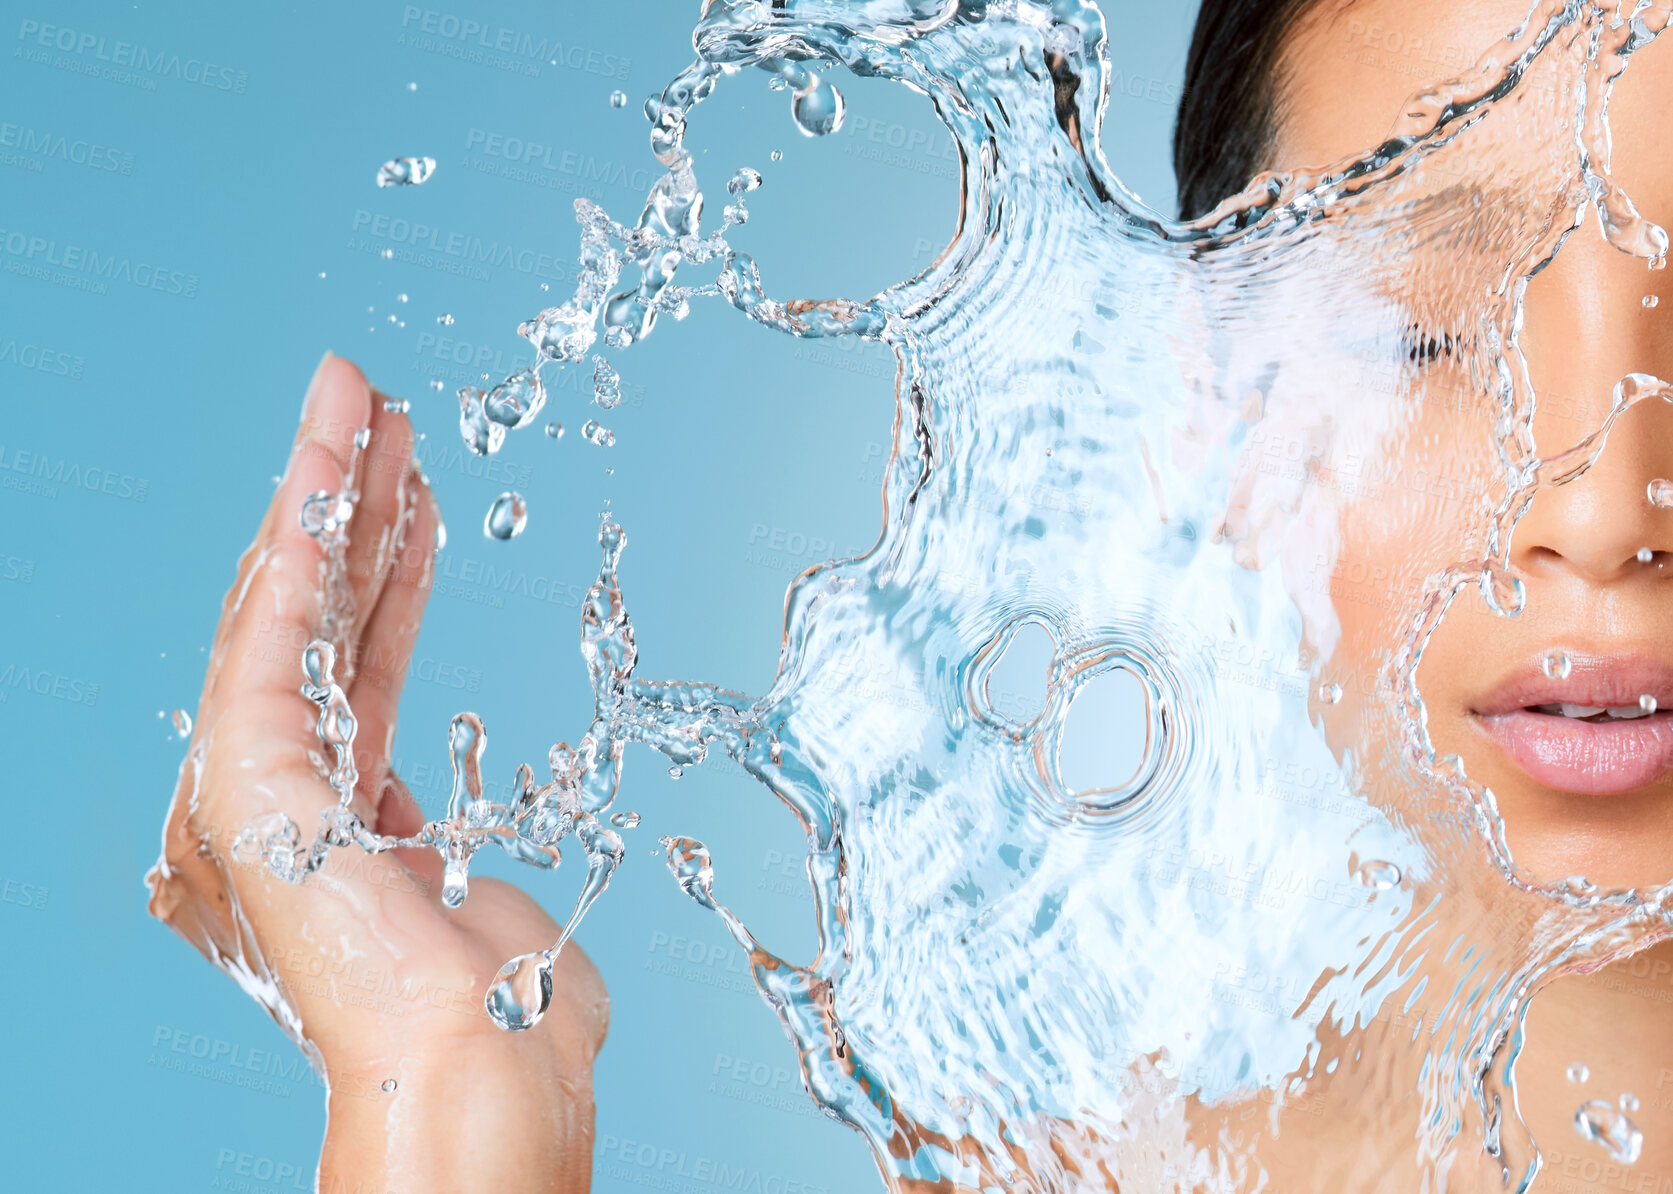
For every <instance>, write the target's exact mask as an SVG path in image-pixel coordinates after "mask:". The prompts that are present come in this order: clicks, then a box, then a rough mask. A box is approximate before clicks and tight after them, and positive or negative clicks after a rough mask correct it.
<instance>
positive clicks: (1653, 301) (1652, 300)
mask: <svg viewBox="0 0 1673 1194" xmlns="http://www.w3.org/2000/svg"><path fill="white" fill-rule="evenodd" d="M1660 302H1661V300H1660V299H1659V298H1657V297H1656V296H1655V295H1653V294H1646V295H1645V296H1644V306H1645V308H1646V309H1648V308H1652V307H1655V306H1656V305H1657V304H1659V303H1660Z"/></svg>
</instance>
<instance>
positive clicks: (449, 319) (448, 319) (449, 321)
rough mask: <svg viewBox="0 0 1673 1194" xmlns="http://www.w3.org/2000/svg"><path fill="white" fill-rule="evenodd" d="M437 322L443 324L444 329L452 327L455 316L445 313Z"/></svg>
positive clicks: (437, 317)
mask: <svg viewBox="0 0 1673 1194" xmlns="http://www.w3.org/2000/svg"><path fill="white" fill-rule="evenodd" d="M436 322H437V323H439V324H441V325H442V326H443V327H452V326H453V316H452V315H451V314H449V313H446V312H443V313H442V314H440V315H438V316H436Z"/></svg>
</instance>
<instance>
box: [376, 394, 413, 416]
mask: <svg viewBox="0 0 1673 1194" xmlns="http://www.w3.org/2000/svg"><path fill="white" fill-rule="evenodd" d="M383 409H384V410H386V411H388V412H389V413H390V414H392V415H404V414H406V413H407V412H408V411H409V410H411V409H412V403H410V402H408V401H407V400H406V399H405V398H386V399H385V400H384V403H383Z"/></svg>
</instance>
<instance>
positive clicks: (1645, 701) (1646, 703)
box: [1638, 692, 1656, 713]
mask: <svg viewBox="0 0 1673 1194" xmlns="http://www.w3.org/2000/svg"><path fill="white" fill-rule="evenodd" d="M1638 707H1639V708H1640V709H1642V710H1643V711H1644V712H1645V713H1654V712H1655V711H1656V698H1655V697H1653V696H1651V695H1650V694H1649V693H1647V692H1646V693H1645V694H1644V695H1643V696H1641V697H1639V698H1638Z"/></svg>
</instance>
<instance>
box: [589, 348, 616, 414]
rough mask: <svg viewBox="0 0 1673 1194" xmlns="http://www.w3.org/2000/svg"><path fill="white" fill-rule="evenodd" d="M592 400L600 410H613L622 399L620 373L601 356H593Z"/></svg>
mask: <svg viewBox="0 0 1673 1194" xmlns="http://www.w3.org/2000/svg"><path fill="white" fill-rule="evenodd" d="M593 401H594V402H596V403H598V406H599V409H601V410H613V409H615V408H616V407H617V406H620V405H621V401H622V379H621V375H620V374H618V373H617V372H616V371H615V369H613V368H611V366H610V362H609V361H607V360H605V359H604V358H603V357H594V358H593Z"/></svg>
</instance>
